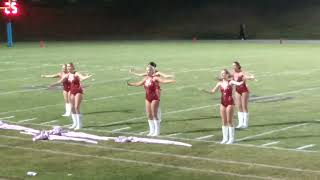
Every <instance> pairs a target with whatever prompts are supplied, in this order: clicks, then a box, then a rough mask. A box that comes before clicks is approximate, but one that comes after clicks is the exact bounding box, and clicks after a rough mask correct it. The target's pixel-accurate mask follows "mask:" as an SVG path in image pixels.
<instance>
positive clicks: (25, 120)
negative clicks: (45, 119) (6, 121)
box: [18, 118, 37, 123]
mask: <svg viewBox="0 0 320 180" xmlns="http://www.w3.org/2000/svg"><path fill="white" fill-rule="evenodd" d="M36 119H37V118H30V119H23V120H20V121H18V122H19V123H22V122H29V121H33V120H36Z"/></svg>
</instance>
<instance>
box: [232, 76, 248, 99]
mask: <svg viewBox="0 0 320 180" xmlns="http://www.w3.org/2000/svg"><path fill="white" fill-rule="evenodd" d="M243 76H244V75H243V73H242V72H235V71H233V80H235V81H237V82H241V81H243ZM236 91H237V93H239V94H240V95H242V93H244V92H249V89H248V87H247V85H246V82H245V81H244V82H243V84H241V85H238V86H236Z"/></svg>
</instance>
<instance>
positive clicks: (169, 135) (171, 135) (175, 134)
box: [166, 133, 182, 137]
mask: <svg viewBox="0 0 320 180" xmlns="http://www.w3.org/2000/svg"><path fill="white" fill-rule="evenodd" d="M180 134H182V133H174V134H168V135H166V137H173V136H178V135H180Z"/></svg>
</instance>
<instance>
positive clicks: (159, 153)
mask: <svg viewBox="0 0 320 180" xmlns="http://www.w3.org/2000/svg"><path fill="white" fill-rule="evenodd" d="M0 137H3V138H7V139H18V140H23V141H30V139H26V138H21V137H16V136H6V135H0ZM44 142H47V141H44ZM50 143H57V144H68V145H76V146H83V147H88V148H99V149H105V150H112V151H123V152H130V153H135V154H136V153H141V154H150V155H158V156H168V157H174V158H181V159H194V160H202V161H210V162H215V163H225V164H236V165H246V166H249V167H252V166H257V167H266V168H273V169H281V170H287V171H295V172H310V173H320V171H319V170H310V169H300V168H291V167H283V166H276V165H269V164H260V163H252V162H243V161H233V160H224V159H215V158H207V157H198V156H189V155H180V154H171V153H162V152H155V151H141V150H132V149H125V148H117V147H108V146H100V145H87V144H80V143H74V142H64V141H51V142H50Z"/></svg>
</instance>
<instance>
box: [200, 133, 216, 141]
mask: <svg viewBox="0 0 320 180" xmlns="http://www.w3.org/2000/svg"><path fill="white" fill-rule="evenodd" d="M213 136H214V135H213V134H211V135H207V136H201V137H198V138H196V139H198V140H201V139H208V138H211V137H213Z"/></svg>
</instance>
